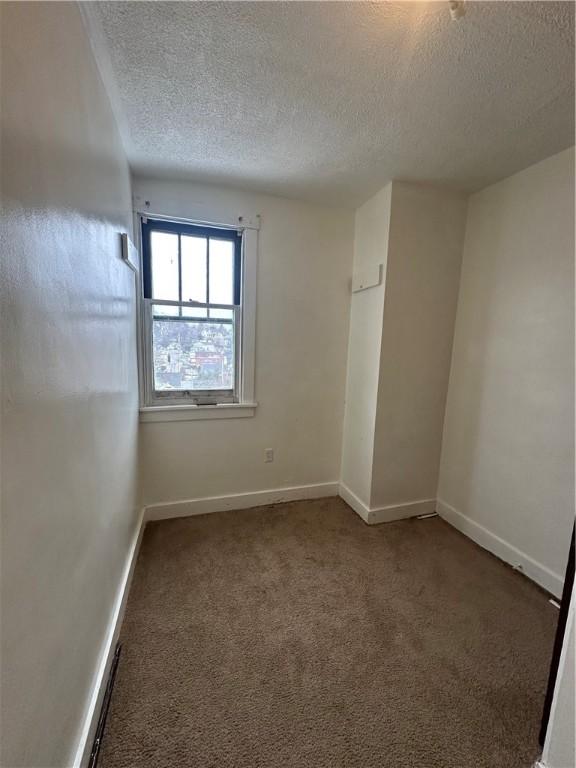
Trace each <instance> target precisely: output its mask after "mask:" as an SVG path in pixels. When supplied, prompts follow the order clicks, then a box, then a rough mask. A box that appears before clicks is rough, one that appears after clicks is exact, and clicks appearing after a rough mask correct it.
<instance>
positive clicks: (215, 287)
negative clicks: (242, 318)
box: [151, 231, 235, 391]
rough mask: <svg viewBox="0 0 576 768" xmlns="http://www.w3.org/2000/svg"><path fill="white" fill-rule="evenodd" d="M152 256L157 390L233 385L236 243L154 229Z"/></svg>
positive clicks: (232, 386)
mask: <svg viewBox="0 0 576 768" xmlns="http://www.w3.org/2000/svg"><path fill="white" fill-rule="evenodd" d="M151 256H152V258H151V270H152V293H153V298H154V299H155V300H162V301H166V302H173V303H171V304H154V306H153V313H152V316H153V329H152V351H153V364H154V389H155V390H157V391H167V390H176V391H177V390H197V391H199V390H220V389H226V390H230V389H234V369H235V365H234V357H235V349H234V346H235V333H234V323H235V315H234V310H233V309H232V305H233V301H234V245H233V243H232V242H231V241H230V240H225V239H219V238H218V237H205V236H196V235H186V234H181V233H173V232H161V231H154V232H152V233H151ZM183 302H198V303H199V304H202V305H203V306H197V307H190V306H182V303H183ZM214 305H216V306H214Z"/></svg>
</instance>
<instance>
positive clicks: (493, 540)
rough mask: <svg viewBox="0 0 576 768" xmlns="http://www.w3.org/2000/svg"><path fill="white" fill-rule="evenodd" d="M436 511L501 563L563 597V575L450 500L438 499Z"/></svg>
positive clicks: (555, 594) (556, 595)
mask: <svg viewBox="0 0 576 768" xmlns="http://www.w3.org/2000/svg"><path fill="white" fill-rule="evenodd" d="M436 511H437V512H438V514H439V515H440V517H442V518H443V519H444V520H445V521H446V522H447V523H449V524H450V525H452V526H453V527H454V528H456V529H457V530H459V531H460V532H461V533H463V534H464V535H465V536H467V537H468V538H469V539H472V541H474V542H476V544H479V545H480V546H481V547H482V548H483V549H487V550H488V551H489V552H491V553H492V554H494V555H496V557H498V558H499V559H500V560H503V561H504V562H505V563H508V564H509V565H512V566H513V567H515V568H518V570H520V571H521V572H522V573H523V574H524V575H525V576H527V577H528V578H529V579H531V580H532V581H534V582H536V584H538V585H539V586H541V587H543V589H545V590H546V591H547V592H551V593H552V594H553V595H554V596H555V597H561V595H562V587H563V584H564V578H563V577H562V576H561V575H560V574H558V573H555V572H554V571H552V570H551V569H550V568H548V567H547V566H545V565H543V564H542V563H539V562H538V561H537V560H535V559H534V558H533V557H531V556H530V555H528V554H526V552H523V551H522V550H520V549H518V547H515V546H514V545H513V544H510V542H508V541H506V540H505V539H502V538H501V537H500V536H498V535H496V534H495V533H493V532H492V531H490V530H488V529H487V528H485V527H484V526H483V525H480V524H479V523H477V522H475V521H474V520H472V519H471V518H469V517H467V516H466V515H465V514H463V513H462V512H460V511H459V510H457V509H455V507H453V506H451V505H450V504H448V503H447V502H446V501H443V500H442V499H437V502H436Z"/></svg>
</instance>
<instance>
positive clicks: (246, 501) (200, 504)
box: [144, 483, 338, 521]
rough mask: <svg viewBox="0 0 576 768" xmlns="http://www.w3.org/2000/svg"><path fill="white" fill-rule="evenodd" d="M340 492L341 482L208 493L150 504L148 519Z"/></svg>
mask: <svg viewBox="0 0 576 768" xmlns="http://www.w3.org/2000/svg"><path fill="white" fill-rule="evenodd" d="M337 495H338V483H315V484H314V485H297V486H293V487H290V488H275V489H271V490H266V491H254V492H252V493H234V494H230V495H228V496H208V497H204V498H200V499H186V500H184V501H173V502H163V503H158V504H149V505H148V506H147V507H145V510H144V515H145V520H146V521H148V520H167V519H169V518H171V517H193V516H195V515H207V514H211V513H212V512H225V511H226V510H235V509H249V508H250V507H262V506H266V505H268V504H281V503H282V502H284V501H302V500H304V499H323V498H325V497H328V496H337Z"/></svg>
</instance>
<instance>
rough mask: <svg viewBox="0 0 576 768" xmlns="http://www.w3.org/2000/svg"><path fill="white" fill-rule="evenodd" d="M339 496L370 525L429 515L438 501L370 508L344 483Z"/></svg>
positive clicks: (410, 502)
mask: <svg viewBox="0 0 576 768" xmlns="http://www.w3.org/2000/svg"><path fill="white" fill-rule="evenodd" d="M338 492H339V495H340V497H341V498H342V499H344V501H345V502H346V503H347V504H348V505H349V506H350V507H352V509H353V510H354V511H355V512H356V513H357V514H358V515H360V517H361V518H362V520H364V522H365V523H367V524H368V525H378V524H379V523H393V522H394V521H395V520H405V519H406V518H408V517H418V515H427V514H430V512H434V511H435V509H436V499H420V500H418V501H408V502H405V503H403V504H389V505H388V506H385V507H369V506H367V505H366V504H365V503H364V502H363V501H362V499H360V498H359V497H358V496H356V494H355V493H354V492H353V491H351V490H350V488H348V487H347V486H346V485H344V483H340V488H339V491H338Z"/></svg>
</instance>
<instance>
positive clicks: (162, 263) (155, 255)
mask: <svg viewBox="0 0 576 768" xmlns="http://www.w3.org/2000/svg"><path fill="white" fill-rule="evenodd" d="M150 246H151V251H152V296H153V298H155V299H163V300H164V301H178V300H179V296H178V235H175V234H172V233H171V232H151V233H150Z"/></svg>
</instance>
